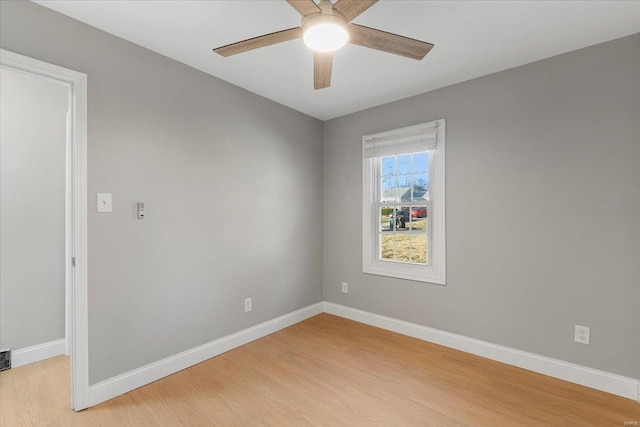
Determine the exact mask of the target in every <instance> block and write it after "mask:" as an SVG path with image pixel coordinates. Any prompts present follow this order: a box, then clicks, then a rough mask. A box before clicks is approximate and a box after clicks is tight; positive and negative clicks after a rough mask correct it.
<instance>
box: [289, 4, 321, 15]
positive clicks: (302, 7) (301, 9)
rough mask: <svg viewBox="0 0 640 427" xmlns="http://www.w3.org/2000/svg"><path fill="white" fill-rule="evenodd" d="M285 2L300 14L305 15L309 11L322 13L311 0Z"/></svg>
mask: <svg viewBox="0 0 640 427" xmlns="http://www.w3.org/2000/svg"><path fill="white" fill-rule="evenodd" d="M287 3H289V4H290V5H291V6H292V7H293V8H294V9H295V10H297V11H298V13H299V14H300V15H302V16H307V15H309V14H310V13H322V10H321V9H320V8H319V7H318V5H317V4H316V3H315V2H314V1H313V0H287Z"/></svg>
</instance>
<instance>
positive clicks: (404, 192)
mask: <svg viewBox="0 0 640 427" xmlns="http://www.w3.org/2000/svg"><path fill="white" fill-rule="evenodd" d="M396 176H397V177H398V197H399V199H400V200H399V201H400V202H408V201H410V200H411V154H404V155H402V156H398V166H397V170H396Z"/></svg>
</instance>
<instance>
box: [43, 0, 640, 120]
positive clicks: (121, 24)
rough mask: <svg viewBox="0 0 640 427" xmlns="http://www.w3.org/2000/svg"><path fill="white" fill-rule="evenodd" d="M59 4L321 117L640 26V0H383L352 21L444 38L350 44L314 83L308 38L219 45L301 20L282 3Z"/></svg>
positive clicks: (55, 5) (51, 0)
mask: <svg viewBox="0 0 640 427" xmlns="http://www.w3.org/2000/svg"><path fill="white" fill-rule="evenodd" d="M36 3H39V4H41V5H43V6H46V7H48V8H51V9H53V10H56V11H58V12H60V13H63V14H65V15H68V16H71V17H73V18H75V19H77V20H80V21H83V22H85V23H87V24H89V25H92V26H94V27H97V28H99V29H101V30H104V31H107V32H109V33H111V34H114V35H116V36H119V37H122V38H123V39H126V40H129V41H131V42H133V43H136V44H138V45H141V46H144V47H146V48H148V49H151V50H153V51H155V52H158V53H160V54H162V55H165V56H168V57H169V58H173V59H175V60H177V61H180V62H182V63H184V64H187V65H190V66H192V67H194V68H196V69H198V70H201V71H204V72H206V73H209V74H211V75H214V76H216V77H219V78H221V79H223V80H226V81H228V82H231V83H233V84H235V85H238V86H240V87H243V88H245V89H247V90H250V91H251V92H254V93H257V94H259V95H262V96H264V97H266V98H269V99H272V100H274V101H276V102H279V103H281V104H284V105H286V106H289V107H291V108H293V109H296V110H299V111H302V112H303V113H306V114H309V115H311V116H313V117H317V118H319V119H322V120H326V119H330V118H334V117H338V116H342V115H344V114H348V113H351V112H354V111H359V110H363V109H366V108H370V107H373V106H376V105H380V104H384V103H387V102H391V101H395V100H398V99H402V98H406V97H408V96H412V95H417V94H419V93H423V92H427V91H430V90H433V89H437V88H440V87H443V86H447V85H450V84H453V83H457V82H461V81H465V80H469V79H472V78H475V77H479V76H483V75H486V74H490V73H494V72H496V71H500V70H504V69H507V68H512V67H515V66H518V65H522V64H526V63H529V62H533V61H537V60H540V59H543V58H548V57H551V56H554V55H558V54H561V53H564V52H569V51H572V50H576V49H580V48H582V47H586V46H590V45H593V44H597V43H601V42H604V41H607V40H612V39H615V38H619V37H623V36H626V35H630V34H634V33H638V32H640V1H415V0H414V1H399V0H386V1H385V0H383V1H380V2H379V3H378V4H375V5H374V6H372V7H371V8H370V9H369V10H367V11H366V12H364V13H363V14H362V15H360V16H359V17H358V18H356V19H355V20H354V21H353V22H355V23H358V24H361V25H366V26H369V27H374V28H379V29H381V30H384V31H388V32H392V33H397V34H401V35H404V36H408V37H411V38H415V39H420V40H424V41H428V42H430V43H434V44H435V47H434V48H433V50H432V51H431V52H430V53H429V54H428V55H427V56H426V58H425V59H424V60H422V61H415V60H412V59H407V58H404V57H400V56H396V55H391V54H388V53H383V52H379V51H375V50H371V49H367V48H364V47H360V46H353V45H348V46H346V47H345V48H343V49H341V50H340V51H338V52H336V53H335V56H334V64H333V77H332V82H331V87H330V88H327V89H322V90H318V91H314V90H313V55H312V53H311V51H309V50H308V49H307V48H306V47H305V46H304V44H303V43H302V41H301V40H293V41H290V42H286V43H282V44H279V45H274V46H270V47H265V48H262V49H257V50H254V51H250V52H246V53H242V54H239V55H236V56H232V57H228V58H223V57H221V56H219V55H217V54H215V53H213V52H212V49H213V48H215V47H219V46H223V45H226V44H229V43H234V42H236V41H240V40H244V39H247V38H250V37H255V36H259V35H262V34H265V33H270V32H274V31H279V30H283V29H287V28H291V27H296V26H299V25H300V15H299V14H298V13H297V12H296V11H295V10H294V9H293V8H292V7H291V6H290V5H288V4H287V3H286V2H285V1H284V0H254V1H239V0H232V1H221V0H216V1H188V0H179V1H169V0H162V1H149V0H145V1H138V0H135V1H134V0H128V1H115V0H111V1H105V0H44V1H43V0H40V1H36Z"/></svg>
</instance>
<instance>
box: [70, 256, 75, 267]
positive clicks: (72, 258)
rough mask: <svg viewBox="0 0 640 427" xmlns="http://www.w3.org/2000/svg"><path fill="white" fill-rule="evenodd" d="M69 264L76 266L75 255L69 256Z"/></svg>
mask: <svg viewBox="0 0 640 427" xmlns="http://www.w3.org/2000/svg"><path fill="white" fill-rule="evenodd" d="M71 265H72V266H74V267H75V266H76V257H71Z"/></svg>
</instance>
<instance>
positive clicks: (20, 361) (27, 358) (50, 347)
mask: <svg viewBox="0 0 640 427" xmlns="http://www.w3.org/2000/svg"><path fill="white" fill-rule="evenodd" d="M66 341H67V340H65V339H64V338H63V339H60V340H55V341H49V342H46V343H44V344H38V345H34V346H31V347H25V348H21V349H18V350H14V351H12V352H11V368H18V367H20V366H23V365H27V364H29V363H33V362H39V361H41V360H44V359H48V358H50V357H55V356H60V355H62V354H65V353H64V350H65V345H66V344H65V343H66Z"/></svg>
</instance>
